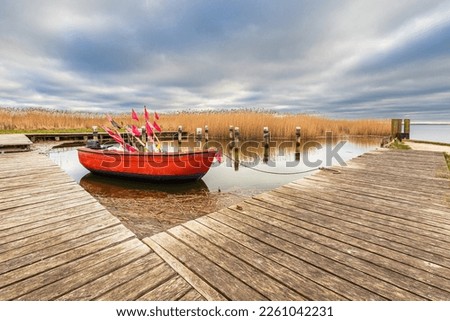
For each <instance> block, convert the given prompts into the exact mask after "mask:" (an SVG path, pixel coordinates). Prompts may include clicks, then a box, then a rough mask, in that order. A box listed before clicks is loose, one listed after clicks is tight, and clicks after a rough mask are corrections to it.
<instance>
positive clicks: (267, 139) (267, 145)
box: [263, 127, 270, 163]
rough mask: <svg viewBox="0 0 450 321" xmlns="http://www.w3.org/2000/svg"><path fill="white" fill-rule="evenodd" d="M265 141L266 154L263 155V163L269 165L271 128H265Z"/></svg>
mask: <svg viewBox="0 0 450 321" xmlns="http://www.w3.org/2000/svg"><path fill="white" fill-rule="evenodd" d="M263 141H264V154H263V162H264V163H267V161H268V160H269V154H270V131H269V127H264V128H263Z"/></svg>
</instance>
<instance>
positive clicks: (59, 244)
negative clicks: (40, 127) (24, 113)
mask: <svg viewBox="0 0 450 321" xmlns="http://www.w3.org/2000/svg"><path fill="white" fill-rule="evenodd" d="M158 299H160V300H201V299H203V297H202V296H201V295H200V294H199V293H198V292H197V291H196V290H195V289H193V287H192V286H191V285H190V284H188V283H187V282H186V281H185V280H184V279H183V278H181V277H180V276H179V275H178V274H177V273H176V272H175V271H174V270H173V269H172V268H171V267H170V266H169V265H168V264H167V263H165V262H164V261H163V260H162V259H161V258H160V257H159V256H158V255H156V254H155V253H154V252H153V251H152V250H151V249H150V248H149V247H148V246H146V245H145V244H144V243H142V242H141V241H140V240H138V239H137V238H136V236H135V235H134V234H133V233H131V232H130V231H129V230H128V229H127V228H125V227H124V226H123V225H122V224H121V223H120V221H119V220H118V219H117V218H115V217H114V216H113V215H112V214H110V213H109V212H108V211H107V210H105V208H104V207H103V206H101V205H100V204H99V203H98V202H97V201H96V200H95V199H94V198H93V197H92V196H91V195H89V194H88V193H87V192H86V191H85V190H84V189H83V188H81V187H80V186H79V185H78V184H76V183H75V182H74V181H73V180H72V179H71V178H70V177H69V176H68V175H67V174H65V173H64V172H63V171H62V170H61V169H60V168H59V167H58V166H57V165H56V164H54V163H53V162H52V161H51V160H50V159H49V158H48V157H46V156H45V155H40V154H38V153H37V152H34V151H33V152H30V153H15V154H3V155H0V300H158Z"/></svg>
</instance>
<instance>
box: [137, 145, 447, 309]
mask: <svg viewBox="0 0 450 321" xmlns="http://www.w3.org/2000/svg"><path fill="white" fill-rule="evenodd" d="M446 172H448V170H447V168H446V164H445V161H444V157H443V154H442V153H433V152H420V151H395V150H389V151H380V152H372V153H367V154H365V155H363V156H362V157H359V158H357V159H355V160H353V161H352V162H351V164H349V166H348V167H343V168H335V169H334V170H326V171H321V172H320V173H318V174H316V175H313V176H311V177H309V178H306V179H301V180H299V181H296V182H293V183H290V184H287V185H285V186H282V187H280V188H277V189H275V190H273V191H271V192H268V193H264V194H261V195H258V196H255V197H253V198H252V199H249V200H247V201H245V202H242V203H240V204H238V205H236V206H232V207H230V208H227V209H223V210H221V211H218V212H216V213H212V214H209V215H207V216H204V217H201V218H199V219H196V220H194V221H190V222H187V223H185V224H182V225H180V226H177V227H175V228H172V229H170V230H168V231H167V232H163V233H160V234H157V235H154V236H153V237H150V238H146V239H144V241H145V242H146V243H147V244H149V246H150V247H151V248H152V249H153V250H154V251H155V252H156V253H158V254H159V255H160V256H161V257H162V258H164V260H165V261H166V262H168V263H169V264H170V265H171V266H172V267H173V268H174V269H175V270H176V271H177V272H178V273H179V274H180V275H181V276H182V277H183V278H185V279H186V280H188V281H189V282H190V283H191V284H194V285H195V287H196V288H197V290H199V291H202V292H203V293H205V292H206V291H209V293H212V294H213V295H211V296H207V295H205V297H206V298H207V299H215V300H217V299H227V300H321V301H322V300H450V181H449V180H448V179H444V178H440V176H441V175H442V174H445V173H446Z"/></svg>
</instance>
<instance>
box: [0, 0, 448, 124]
mask: <svg viewBox="0 0 450 321" xmlns="http://www.w3.org/2000/svg"><path fill="white" fill-rule="evenodd" d="M0 8H1V10H0V106H10V107H27V106H42V107H46V108H57V109H69V110H83V111H84V110H89V111H125V110H129V109H130V108H131V107H134V108H140V107H141V106H143V105H147V106H150V107H151V108H152V109H157V110H158V111H161V112H164V111H169V110H170V111H174V110H183V109H187V108H189V109H191V110H192V109H227V108H267V109H270V110H276V111H280V112H295V113H297V112H304V113H317V114H322V115H326V116H330V117H341V118H361V117H384V118H391V117H403V116H406V115H408V116H409V117H411V118H412V119H415V120H447V121H449V120H450V1H449V0H447V1H433V0H427V1H423V0H417V1H414V0H409V1H404V0H398V1H392V0H377V1H373V0H370V1H369V0H358V1H353V0H351V1H345V0H340V1H331V0H330V1H320V0H315V1H313V0H310V1H306V0H303V1H302V0H292V1H285V0H280V1H273V0H270V1H264V0H259V1H251V0H245V1H240V0H236V1H233V0H224V1H218V0H217V1H215V0H204V1H202V0H187V1H183V0H177V1H169V0H160V1H158V0H130V1H119V0H117V1H111V0H108V1H106V0H105V1H93V0H91V1H84V0H76V1H61V0H59V1H40V0H35V1H31V0H30V1H20V0H0Z"/></svg>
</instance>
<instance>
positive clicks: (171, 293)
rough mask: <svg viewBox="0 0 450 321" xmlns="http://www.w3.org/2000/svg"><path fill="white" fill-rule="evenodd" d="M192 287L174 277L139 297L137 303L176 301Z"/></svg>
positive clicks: (178, 277)
mask: <svg viewBox="0 0 450 321" xmlns="http://www.w3.org/2000/svg"><path fill="white" fill-rule="evenodd" d="M191 289H192V287H191V286H190V285H189V283H187V282H186V280H184V279H183V278H182V277H180V276H177V275H175V276H174V277H173V278H171V279H170V280H168V281H166V282H164V283H163V284H161V285H160V286H158V287H156V288H154V289H153V290H151V291H149V292H147V293H146V294H144V295H143V296H141V297H140V298H139V299H138V300H139V301H176V300H179V299H180V298H182V297H183V295H185V294H187V293H188V292H189V290H191Z"/></svg>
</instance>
